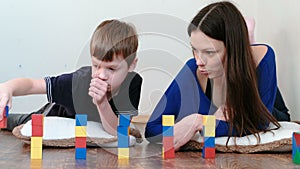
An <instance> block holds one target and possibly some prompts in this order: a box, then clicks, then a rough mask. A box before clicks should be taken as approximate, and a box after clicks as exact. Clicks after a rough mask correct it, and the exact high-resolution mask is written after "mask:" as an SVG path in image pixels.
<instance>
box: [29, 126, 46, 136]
mask: <svg viewBox="0 0 300 169" xmlns="http://www.w3.org/2000/svg"><path fill="white" fill-rule="evenodd" d="M31 127H32V128H31V131H32V132H31V136H32V137H43V134H44V127H43V126H31Z"/></svg>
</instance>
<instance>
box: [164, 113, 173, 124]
mask: <svg viewBox="0 0 300 169" xmlns="http://www.w3.org/2000/svg"><path fill="white" fill-rule="evenodd" d="M162 118H163V119H162V125H163V126H174V115H163V117H162Z"/></svg>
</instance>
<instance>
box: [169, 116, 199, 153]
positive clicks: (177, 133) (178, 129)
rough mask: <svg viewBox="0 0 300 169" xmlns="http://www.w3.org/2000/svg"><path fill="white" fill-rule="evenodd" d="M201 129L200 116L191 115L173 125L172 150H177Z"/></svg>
mask: <svg viewBox="0 0 300 169" xmlns="http://www.w3.org/2000/svg"><path fill="white" fill-rule="evenodd" d="M201 129H202V115H201V114H191V115H189V116H186V117H185V118H183V119H182V120H180V121H179V122H178V123H176V124H175V125H174V148H175V150H178V149H179V148H180V147H181V146H183V145H184V144H186V143H187V142H188V141H189V140H190V139H191V138H193V136H194V135H195V133H196V132H198V131H200V130H201Z"/></svg>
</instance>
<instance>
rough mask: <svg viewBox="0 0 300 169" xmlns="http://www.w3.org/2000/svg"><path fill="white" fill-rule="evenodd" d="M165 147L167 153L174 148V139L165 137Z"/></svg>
mask: <svg viewBox="0 0 300 169" xmlns="http://www.w3.org/2000/svg"><path fill="white" fill-rule="evenodd" d="M163 146H164V150H165V151H168V150H170V149H172V148H174V137H163Z"/></svg>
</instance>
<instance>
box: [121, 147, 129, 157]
mask: <svg viewBox="0 0 300 169" xmlns="http://www.w3.org/2000/svg"><path fill="white" fill-rule="evenodd" d="M128 158H129V148H118V159H128Z"/></svg>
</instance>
